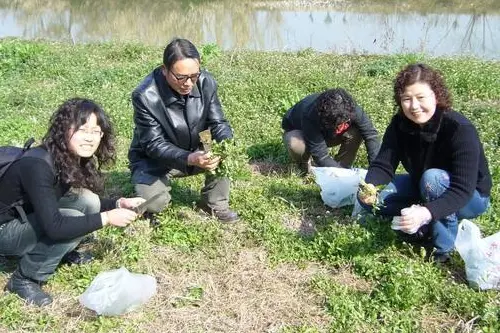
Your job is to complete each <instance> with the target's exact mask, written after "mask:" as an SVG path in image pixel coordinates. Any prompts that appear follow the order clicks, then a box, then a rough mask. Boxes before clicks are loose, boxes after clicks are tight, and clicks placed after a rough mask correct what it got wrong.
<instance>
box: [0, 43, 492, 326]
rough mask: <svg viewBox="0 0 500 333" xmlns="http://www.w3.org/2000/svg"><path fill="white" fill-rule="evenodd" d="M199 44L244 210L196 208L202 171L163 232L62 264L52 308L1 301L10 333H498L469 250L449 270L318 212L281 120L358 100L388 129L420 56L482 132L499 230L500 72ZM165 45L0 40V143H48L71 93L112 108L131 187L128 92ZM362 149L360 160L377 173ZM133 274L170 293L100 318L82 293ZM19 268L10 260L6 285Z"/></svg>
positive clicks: (116, 183)
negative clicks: (332, 94) (330, 93)
mask: <svg viewBox="0 0 500 333" xmlns="http://www.w3.org/2000/svg"><path fill="white" fill-rule="evenodd" d="M200 50H201V51H202V53H203V61H202V62H203V67H204V68H206V69H208V70H209V71H210V72H212V73H213V74H214V75H215V77H216V79H217V80H218V83H219V96H220V99H221V101H222V104H223V107H224V110H225V113H226V115H227V117H228V119H229V120H230V122H231V124H232V126H233V128H234V131H235V138H236V140H237V143H238V145H240V147H242V148H244V149H245V151H246V153H247V155H248V157H249V160H250V163H249V166H248V168H247V169H246V170H242V172H241V173H240V176H239V177H237V179H235V180H234V182H233V185H232V196H231V205H232V207H233V208H234V209H236V210H237V211H238V212H239V213H240V215H241V216H242V221H241V222H240V223H239V224H238V225H235V226H222V225H220V224H218V223H217V222H216V221H215V220H213V219H210V218H206V217H204V216H202V215H200V214H199V213H198V212H197V211H196V210H195V209H194V208H193V206H194V202H195V201H196V200H197V199H198V198H199V194H198V191H199V189H200V188H201V185H202V182H203V178H202V177H201V176H197V177H190V178H187V179H180V180H178V181H176V182H175V183H174V185H173V202H172V205H171V207H169V208H168V209H167V210H165V211H164V212H163V213H162V215H161V221H162V224H161V225H160V226H159V227H158V228H157V229H154V230H151V229H150V228H148V226H147V223H146V222H145V221H136V223H135V224H134V225H132V226H130V227H129V228H127V229H125V230H119V229H111V228H109V229H107V230H102V231H99V232H98V233H97V240H96V241H95V242H94V243H93V244H91V249H92V251H93V252H94V254H95V256H96V260H95V261H94V262H93V263H91V264H87V265H83V266H79V267H76V266H72V267H68V266H62V267H60V268H59V269H58V271H57V273H56V274H55V275H54V277H53V278H52V279H51V280H50V281H49V283H48V285H47V286H46V288H47V290H49V291H50V292H51V293H52V294H53V295H54V298H55V302H54V304H53V305H51V306H50V307H47V308H42V309H38V308H34V307H30V306H26V305H24V304H23V303H22V302H21V301H20V300H19V299H18V298H16V297H15V296H13V295H10V294H5V295H3V296H1V297H0V331H13V332H324V331H329V332H485V333H486V332H498V331H500V319H499V317H500V297H499V295H498V293H497V292H492V291H490V292H478V291H474V290H472V289H471V288H469V287H468V286H467V283H466V281H465V278H464V265H463V262H462V260H461V259H460V257H459V255H458V254H454V256H453V258H452V262H451V264H450V265H448V266H446V267H436V266H435V265H434V264H432V263H429V262H426V261H425V260H424V256H425V253H423V252H422V251H421V250H419V249H416V248H414V247H412V246H410V245H408V244H406V243H402V242H401V241H400V240H399V239H397V238H396V237H395V236H394V234H393V233H392V231H391V229H390V228H389V226H388V225H387V224H385V223H379V222H381V221H370V223H368V225H366V226H363V227H362V226H360V225H358V224H356V223H355V222H354V221H353V219H352V218H351V217H350V211H351V207H347V208H343V209H339V210H333V209H329V208H328V207H325V206H324V205H323V204H322V201H321V198H320V194H319V189H318V187H317V186H316V185H315V184H314V181H312V180H311V179H303V178H300V177H298V176H297V175H296V173H295V171H294V170H293V169H291V168H290V167H288V166H287V163H288V160H287V156H286V151H285V150H284V147H283V146H282V143H281V129H280V120H281V117H282V115H283V113H284V112H285V111H286V110H287V109H288V108H289V107H290V106H291V105H293V103H295V102H296V101H298V100H299V99H300V98H302V97H304V96H305V95H307V94H309V93H312V92H317V91H321V90H323V89H326V88H329V87H335V86H341V87H344V88H346V89H347V90H348V91H350V92H351V93H352V94H353V95H354V96H355V98H356V99H357V101H358V103H359V104H360V105H362V106H363V107H364V108H365V110H366V111H367V112H368V113H369V114H370V116H371V118H372V120H373V121H374V123H375V124H376V127H377V128H378V130H379V131H380V132H381V133H383V131H384V129H385V127H386V126H387V124H388V121H389V119H390V117H391V115H392V114H393V113H394V107H393V103H392V95H391V92H392V79H393V78H394V77H395V74H396V73H397V72H398V71H399V69H401V68H402V67H403V66H404V65H406V64H408V63H411V62H415V61H423V62H426V63H429V64H430V65H432V66H435V67H437V68H439V69H441V70H442V71H443V73H444V75H445V77H446V80H447V83H448V85H449V87H450V89H451V91H452V94H453V97H454V105H455V108H456V110H459V111H461V112H463V113H464V114H465V115H467V116H468V117H469V118H470V119H471V120H472V121H473V122H474V123H475V125H476V126H477V128H478V130H479V133H480V136H481V139H482V141H483V143H484V147H485V150H486V154H487V157H488V159H489V162H490V170H491V172H492V175H493V178H494V187H493V192H492V207H491V208H490V210H489V211H488V212H487V213H485V214H484V215H483V216H481V217H480V218H479V219H477V220H476V223H477V224H479V225H480V227H481V230H482V231H483V233H484V234H486V235H489V234H492V233H494V232H496V231H499V230H500V219H499V216H500V206H499V205H500V201H499V198H500V193H499V192H500V186H499V183H500V162H499V161H500V160H499V159H498V156H499V153H500V135H499V133H500V117H498V109H499V108H500V81H499V78H500V63H499V62H484V61H479V60H475V59H469V58H467V59H464V58H461V59H432V58H427V57H426V56H425V55H418V54H417V55H415V54H413V55H397V56H384V57H378V56H339V55H334V54H317V53H315V52H313V51H310V50H305V51H301V52H298V53H254V52H242V51H236V52H221V51H220V50H219V49H218V48H217V47H215V46H213V45H207V46H204V47H202V48H200ZM161 55H162V49H161V48H155V47H146V46H142V45H137V44H126V45H117V44H111V43H109V44H108V43H106V44H92V45H76V46H75V45H67V44H56V43H49V42H26V41H18V40H0V74H1V76H0V77H1V79H0V107H1V114H2V116H1V117H0V144H12V143H14V144H20V143H22V142H24V141H25V139H26V138H28V137H30V136H35V137H36V138H37V139H40V138H41V137H42V136H43V134H44V132H45V129H46V126H47V122H48V119H49V116H50V115H51V114H52V112H53V110H54V109H55V108H56V106H57V105H59V104H60V103H61V102H62V101H64V100H65V99H67V98H70V97H73V96H84V97H90V98H93V99H95V100H97V101H98V102H100V103H101V104H102V105H103V106H104V108H105V110H107V112H108V113H109V114H110V115H111V117H112V120H113V123H114V125H115V130H116V133H117V138H118V140H117V144H118V147H119V149H118V151H119V156H118V159H117V162H116V164H115V165H114V166H113V167H111V168H108V169H107V170H106V173H107V176H108V178H107V184H108V187H107V192H108V194H123V195H130V194H132V187H131V185H130V184H129V171H128V168H127V159H126V152H127V148H128V145H129V142H130V139H131V136H132V129H133V123H132V107H131V102H130V93H131V91H132V90H133V88H134V87H135V86H136V85H137V84H138V82H139V81H140V80H141V79H142V78H143V77H144V76H145V75H146V74H147V73H149V72H150V71H151V70H152V69H153V68H154V67H155V66H156V65H158V64H159V63H160V61H161ZM365 156H366V154H365V151H364V148H363V150H362V151H361V152H360V154H359V157H358V159H357V160H356V166H358V167H366V166H367V162H366V157H365ZM120 266H125V267H127V268H128V269H129V270H131V271H134V272H140V273H147V274H151V275H153V276H155V277H156V278H157V281H158V294H157V295H156V296H155V297H154V298H153V299H152V300H151V301H150V302H149V303H148V304H146V306H144V307H142V308H140V309H139V310H136V311H134V312H132V313H130V314H127V315H125V316H122V317H98V316H96V315H95V314H93V313H92V312H91V311H89V310H86V309H84V308H82V307H81V306H80V305H79V303H78V296H79V295H80V294H81V293H82V292H83V291H84V290H85V288H86V287H88V285H89V284H90V282H91V281H92V279H93V278H94V277H95V276H96V275H97V274H98V273H99V272H100V271H104V270H108V269H114V268H118V267H120ZM14 267H15V263H14V262H12V261H6V260H2V261H1V262H0V286H3V285H4V284H5V282H6V281H7V279H8V277H9V274H10V272H12V270H13V268H14Z"/></svg>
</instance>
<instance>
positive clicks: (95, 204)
mask: <svg viewBox="0 0 500 333" xmlns="http://www.w3.org/2000/svg"><path fill="white" fill-rule="evenodd" d="M80 200H81V201H82V205H83V206H84V207H85V211H84V213H85V214H95V213H99V212H100V211H101V200H100V199H99V196H98V195H97V194H95V193H94V192H92V191H90V190H87V189H83V190H82V192H81V194H80Z"/></svg>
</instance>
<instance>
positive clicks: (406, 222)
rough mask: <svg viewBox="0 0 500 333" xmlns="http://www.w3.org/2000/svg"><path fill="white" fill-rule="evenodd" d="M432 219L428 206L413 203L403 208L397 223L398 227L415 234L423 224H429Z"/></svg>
mask: <svg viewBox="0 0 500 333" xmlns="http://www.w3.org/2000/svg"><path fill="white" fill-rule="evenodd" d="M431 220H432V214H431V212H430V211H429V210H428V209H427V208H426V207H423V206H420V205H412V206H411V207H407V208H404V209H401V218H400V219H399V223H397V228H398V229H399V230H401V231H402V232H405V233H407V234H414V233H416V232H417V231H418V229H420V227H421V226H423V225H424V224H428V223H429V222H430V221H431ZM393 223H394V221H393ZM393 229H395V228H393Z"/></svg>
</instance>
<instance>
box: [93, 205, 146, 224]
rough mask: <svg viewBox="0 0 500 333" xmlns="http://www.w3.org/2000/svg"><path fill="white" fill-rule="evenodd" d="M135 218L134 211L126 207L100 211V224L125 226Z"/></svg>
mask: <svg viewBox="0 0 500 333" xmlns="http://www.w3.org/2000/svg"><path fill="white" fill-rule="evenodd" d="M136 218H137V214H136V212H134V211H133V210H130V209H127V208H116V209H112V210H108V211H107V212H103V213H101V220H102V225H103V226H105V225H113V226H115V227H126V226H127V225H129V224H130V223H131V222H133V221H134V220H135V219H136Z"/></svg>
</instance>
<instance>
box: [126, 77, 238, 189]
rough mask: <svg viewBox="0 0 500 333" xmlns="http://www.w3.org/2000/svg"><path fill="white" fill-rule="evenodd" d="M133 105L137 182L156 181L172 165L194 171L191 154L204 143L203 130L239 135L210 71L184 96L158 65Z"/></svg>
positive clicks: (134, 175) (134, 177)
mask: <svg viewBox="0 0 500 333" xmlns="http://www.w3.org/2000/svg"><path fill="white" fill-rule="evenodd" d="M132 105H133V107H134V123H135V128H134V137H133V139H132V143H131V145H130V149H129V152H128V158H129V162H130V169H131V171H132V183H134V184H138V183H141V184H151V183H152V182H153V181H154V179H155V177H160V176H164V175H165V174H166V173H167V172H168V171H170V170H172V169H176V170H180V171H182V172H183V173H185V174H191V173H193V167H190V166H188V165H187V158H188V155H189V154H190V153H192V152H193V151H195V150H197V149H198V148H199V145H200V139H199V136H198V133H200V132H201V131H203V130H206V129H208V128H210V131H211V132H212V138H213V139H215V140H217V141H221V140H224V139H227V138H232V136H233V133H232V130H231V127H230V126H229V123H228V122H227V120H226V118H225V117H224V114H223V112H222V108H221V104H220V101H219V98H218V97H217V83H216V82H215V79H214V78H213V76H212V75H211V74H210V73H208V72H206V71H202V72H201V75H200V78H199V79H198V81H197V82H196V85H195V86H194V87H193V90H192V91H191V92H190V93H189V94H188V95H186V96H181V95H179V94H177V93H176V92H175V91H174V90H172V89H171V88H170V86H169V85H168V83H167V81H166V79H165V77H164V76H163V74H162V72H161V67H158V68H156V69H155V70H154V71H153V72H152V73H150V74H149V75H148V76H146V78H145V79H144V80H143V81H142V82H141V83H140V84H139V86H138V87H137V88H136V89H135V90H134V92H133V93H132ZM152 176H153V177H152Z"/></svg>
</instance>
